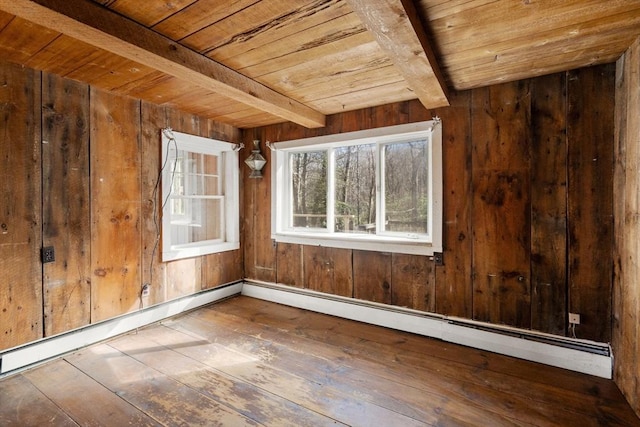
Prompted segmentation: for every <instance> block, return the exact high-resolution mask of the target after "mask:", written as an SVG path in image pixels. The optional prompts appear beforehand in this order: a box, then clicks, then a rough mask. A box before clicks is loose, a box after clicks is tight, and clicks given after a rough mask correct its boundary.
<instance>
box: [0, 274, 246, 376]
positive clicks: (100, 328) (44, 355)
mask: <svg viewBox="0 0 640 427" xmlns="http://www.w3.org/2000/svg"><path fill="white" fill-rule="evenodd" d="M242 286H243V282H238V283H232V284H229V285H226V286H221V287H217V288H214V289H209V290H206V291H202V292H198V293H196V294H193V295H189V296H186V297H182V298H178V299H175V300H172V301H168V302H165V303H162V304H158V305H154V306H151V307H148V308H143V309H142V310H139V311H135V312H132V313H128V314H124V315H122V316H118V317H114V318H113V319H109V320H105V321H102V322H98V323H94V324H92V325H88V326H85V327H82V328H78V329H74V330H72V331H69V332H65V333H62V334H59V335H54V336H51V337H48V338H44V339H41V340H38V341H33V342H30V343H28V344H25V345H22V346H19V347H14V348H11V349H8V350H5V351H2V352H0V377H3V376H7V375H10V374H13V373H16V372H19V371H21V370H23V369H26V368H29V367H32V366H35V365H38V364H40V363H43V362H46V361H48V360H51V359H53V358H56V357H59V356H62V355H64V354H67V353H70V352H72V351H75V350H78V349H81V348H83V347H86V346H88V345H91V344H95V343H98V342H100V341H104V340H106V339H109V338H113V337H115V336H118V335H122V334H125V333H127V332H131V331H134V330H136V329H138V328H141V327H143V326H146V325H150V324H152V323H156V322H159V321H161V320H164V319H167V318H170V317H173V316H176V315H178V314H182V313H185V312H187V311H191V310H195V309H197V308H199V307H202V306H204V305H207V304H211V303H213V302H216V301H219V300H221V299H226V298H229V297H232V296H234V295H238V294H240V293H241V292H242Z"/></svg>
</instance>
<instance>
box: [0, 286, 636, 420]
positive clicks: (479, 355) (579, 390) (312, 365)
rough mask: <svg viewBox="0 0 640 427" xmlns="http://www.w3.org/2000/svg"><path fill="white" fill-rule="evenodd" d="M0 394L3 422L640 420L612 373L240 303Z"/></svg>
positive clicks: (12, 383)
mask: <svg viewBox="0 0 640 427" xmlns="http://www.w3.org/2000/svg"><path fill="white" fill-rule="evenodd" d="M26 377H28V378H29V379H30V380H31V381H33V383H35V384H37V385H38V386H39V387H40V388H41V389H42V391H39V390H38V389H37V388H36V387H35V386H33V385H32V384H31V383H29V382H28V381H27V379H26ZM17 380H19V381H17ZM53 384H58V385H59V386H60V391H58V390H52V387H53ZM78 390H81V392H82V393H83V394H84V395H86V396H94V397H95V398H97V399H99V400H100V403H101V405H86V404H84V405H83V404H82V403H83V402H84V403H86V401H84V400H83V399H72V398H71V395H73V393H74V392H76V393H77V392H78ZM0 395H2V396H3V397H4V396H7V399H2V400H0V420H1V421H2V422H3V425H15V424H18V425H21V424H22V425H24V424H29V423H28V422H27V421H28V420H33V422H32V423H31V424H37V423H40V424H41V423H42V421H40V422H39V421H38V420H46V419H47V417H50V418H51V419H53V420H54V421H55V420H59V422H58V424H61V425H65V424H64V423H63V422H62V419H61V418H60V416H64V415H65V414H68V416H70V417H71V418H73V419H74V420H77V423H78V424H81V425H86V424H89V423H88V422H87V423H84V422H82V421H83V420H94V419H99V416H102V417H104V419H107V420H110V419H113V420H114V421H116V420H118V421H120V423H119V424H127V419H128V418H130V419H132V421H135V418H133V417H132V416H131V415H134V414H136V413H137V414H143V415H145V416H146V417H153V418H154V419H155V420H156V421H157V422H159V423H162V424H163V425H182V424H188V425H199V424H206V425H211V424H214V425H215V423H216V422H220V423H224V424H223V425H238V423H239V424H240V425H242V424H243V423H244V420H245V419H249V420H252V421H253V422H254V423H257V424H258V425H277V426H287V427H288V426H291V427H293V426H296V427H297V426H314V427H315V426H329V425H340V426H341V425H389V426H395V425H401V426H414V425H416V426H417V425H419V426H425V425H428V426H440V425H468V426H477V425H491V426H514V425H535V426H544V427H546V426H557V425H563V426H573V425H586V426H590V425H608V426H625V427H632V426H633V427H635V426H638V425H640V419H638V418H637V417H636V416H635V415H634V414H633V411H632V410H631V408H630V407H629V405H628V404H627V403H626V402H625V401H624V398H623V396H622V395H621V393H620V391H619V390H618V389H617V387H616V386H615V384H614V383H613V381H610V380H604V379H602V378H597V377H593V376H589V375H584V374H579V373H576V372H571V371H568V370H563V369H559V368H553V367H549V366H544V365H541V364H538V363H531V362H526V361H522V360H518V359H515V358H510V357H506V356H502V355H498V354H492V353H488V352H484V351H478V350H476V349H471V348H467V347H463V346H460V345H455V344H451V343H446V342H443V341H440V340H435V339H429V338H426V337H421V336H418V335H414V334H410V333H404V332H399V331H396V330H392V329H387V328H382V327H377V326H373V325H368V324H363V323H358V322H354V321H350V320H346V319H341V318H338V317H334V316H327V315H322V314H318V313H314V312H310V311H305V310H301V309H297V308H293V307H287V306H284V305H280V304H275V303H272V302H267V301H261V300H256V299H252V298H247V297H238V298H233V299H230V300H227V301H224V302H220V303H217V304H214V305H211V306H208V307H204V308H201V309H198V310H196V311H193V312H191V313H189V314H188V315H183V316H180V317H177V318H174V319H171V320H167V321H166V322H163V324H157V325H152V326H150V327H147V328H142V329H140V330H139V331H136V332H135V333H131V334H128V335H124V336H120V337H117V338H114V339H112V340H110V341H109V342H108V343H106V344H104V343H103V344H98V345H96V346H92V347H90V348H87V349H83V350H81V351H79V352H76V353H75V354H72V355H68V356H66V357H65V358H64V359H63V360H58V361H56V362H53V363H50V364H47V365H45V366H42V367H39V368H37V369H36V370H33V371H30V372H27V373H23V374H20V375H16V376H13V377H10V378H5V379H3V380H2V381H0ZM45 399H46V400H45ZM27 402H28V403H29V404H28V405H27ZM32 402H33V403H34V404H33V405H32V404H30V403H32ZM51 402H55V403H56V404H58V405H59V406H56V405H53V404H52V403H51ZM5 403H6V405H5ZM38 403H42V404H38ZM127 405H129V408H130V410H128V409H127V408H126V406H127ZM215 408H221V409H220V410H216V409H215ZM20 416H22V417H23V418H19V417H20ZM27 416H28V417H30V418H26V417H27ZM232 417H239V418H232ZM242 417H244V418H242ZM148 419H149V418H144V419H142V420H140V422H141V423H144V422H145V421H146V420H148ZM21 421H22V423H21ZM31 424H29V425H31ZM101 424H116V423H115V422H114V423H109V422H105V421H103V422H102V423H101ZM74 425H75V424H74Z"/></svg>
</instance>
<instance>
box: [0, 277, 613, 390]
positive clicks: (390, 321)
mask: <svg viewBox="0 0 640 427" xmlns="http://www.w3.org/2000/svg"><path fill="white" fill-rule="evenodd" d="M239 294H242V295H245V296H248V297H252V298H258V299H262V300H266V301H272V302H276V303H279V304H284V305H288V306H292V307H298V308H302V309H306V310H311V311H315V312H318V313H324V314H329V315H332V316H337V317H342V318H345V319H350V320H355V321H359V322H364V323H369V324H373V325H378V326H383V327H387V328H392V329H396V330H400V331H405V332H411V333H415V334H418V335H423V336H427V337H432V338H436V339H440V340H443V341H447V342H451V343H456V344H461V345H465V346H468V347H474V348H477V349H480V350H486V351H491V352H494V353H499V354H504V355H506V356H512V357H517V358H520V359H524V360H530V361H533V362H539V363H544V364H547V365H550V366H556V367H559V368H564V369H569V370H573V371H577V372H582V373H586V374H590V375H595V376H599V377H603V378H608V379H611V377H612V365H613V354H612V353H611V347H610V346H609V345H608V344H604V343H597V342H593V341H586V340H577V339H570V338H565V337H560V336H556V335H549V334H543V333H537V332H533V331H527V330H522V329H517V328H509V327H503V326H497V325H492V324H488V323H482V322H475V321H471V320H467V319H462V318H454V317H447V316H441V315H437V314H432V313H424V312H421V311H416V310H410V309H406V308H402V307H394V306H389V305H385V304H377V303H373V302H368V301H363V300H356V299H353V298H346V297H340V296H336V295H331V294H324V293H320V292H314V291H310V290H306V289H299V288H294V287H291V286H285V285H280V284H274V283H265V282H258V281H252V280H246V281H242V282H238V283H232V284H229V285H226V286H221V287H218V288H214V289H210V290H207V291H202V292H199V293H197V294H194V295H190V296H187V297H183V298H179V299H176V300H172V301H168V302H166V303H162V304H158V305H155V306H151V307H148V308H145V309H142V310H140V311H136V312H133V313H129V314H125V315H122V316H118V317H116V318H113V319H109V320H105V321H102V322H99V323H95V324H92V325H89V326H85V327H82V328H79V329H75V330H72V331H69V332H65V333H63V334H60V335H55V336H52V337H48V338H44V339H41V340H38V341H34V342H31V343H28V344H25V345H23V346H19V347H14V348H11V349H8V350H5V351H2V352H0V377H3V376H7V375H11V374H14V373H17V372H19V371H21V370H23V369H26V368H29V367H32V366H35V365H37V364H40V363H43V362H46V361H48V360H51V359H53V358H56V357H59V356H62V355H64V354H67V353H70V352H73V351H75V350H78V349H81V348H83V347H86V346H89V345H92V344H95V343H98V342H100V341H104V340H106V339H109V338H113V337H115V336H118V335H121V334H124V333H127V332H131V331H133V330H135V329H138V328H141V327H143V326H146V325H149V324H152V323H156V322H159V321H161V320H164V319H167V318H170V317H173V316H176V315H179V314H182V313H185V312H187V311H190V310H194V309H197V308H199V307H202V306H205V305H207V304H211V303H214V302H216V301H220V300H222V299H226V298H229V297H232V296H235V295H239Z"/></svg>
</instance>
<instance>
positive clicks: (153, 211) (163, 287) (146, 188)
mask: <svg viewBox="0 0 640 427" xmlns="http://www.w3.org/2000/svg"><path fill="white" fill-rule="evenodd" d="M140 111H141V132H140V154H141V157H142V159H143V161H142V163H141V165H140V176H141V184H142V187H141V195H140V200H141V204H140V212H141V221H140V230H141V233H142V254H141V259H140V262H141V277H142V283H148V284H149V286H150V290H149V296H148V297H145V298H144V300H143V303H144V304H146V305H151V304H157V303H160V302H164V301H166V299H167V276H168V274H167V264H166V263H163V262H162V239H161V237H162V194H161V193H162V190H161V189H162V185H161V176H160V168H161V164H162V163H161V156H162V153H161V152H162V149H161V143H162V142H161V136H160V132H161V129H165V128H167V127H168V126H169V119H168V114H167V108H166V107H163V106H159V105H155V104H151V103H148V102H142V103H141V105H140Z"/></svg>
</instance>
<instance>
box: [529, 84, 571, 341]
mask: <svg viewBox="0 0 640 427" xmlns="http://www.w3.org/2000/svg"><path fill="white" fill-rule="evenodd" d="M566 103H567V87H566V75H565V74H564V73H559V74H553V75H551V76H547V77H541V78H539V79H536V80H534V81H533V82H532V84H531V133H532V140H531V328H532V329H537V330H540V331H543V332H548V333H551V334H558V335H564V334H565V333H566V326H567V316H566V305H567V263H566V257H567V233H566V230H567V135H566V107H565V106H566Z"/></svg>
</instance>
